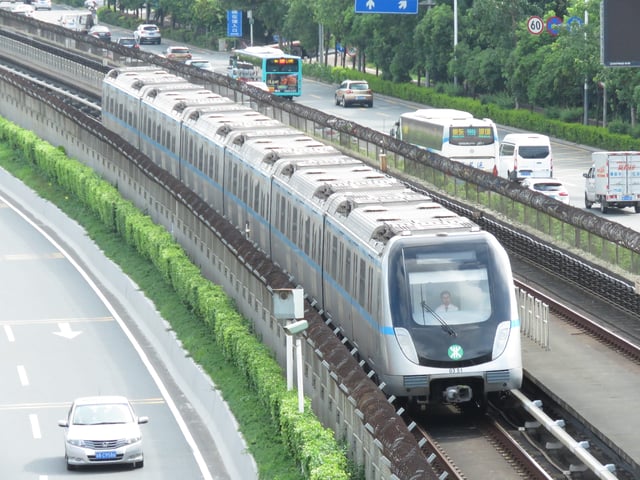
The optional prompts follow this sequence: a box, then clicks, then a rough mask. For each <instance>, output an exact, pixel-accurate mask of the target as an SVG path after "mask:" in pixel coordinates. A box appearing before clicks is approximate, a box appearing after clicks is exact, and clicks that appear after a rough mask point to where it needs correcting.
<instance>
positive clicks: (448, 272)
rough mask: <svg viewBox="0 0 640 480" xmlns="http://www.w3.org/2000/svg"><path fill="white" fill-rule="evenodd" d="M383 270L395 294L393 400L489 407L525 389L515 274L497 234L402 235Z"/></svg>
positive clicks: (387, 342)
mask: <svg viewBox="0 0 640 480" xmlns="http://www.w3.org/2000/svg"><path fill="white" fill-rule="evenodd" d="M457 218H461V217H457ZM452 220H453V219H452ZM454 221H455V220H454ZM463 221H464V220H463ZM383 265H384V268H383V277H385V278H386V279H387V282H386V283H387V286H388V288H387V298H386V301H385V302H384V304H385V305H384V307H383V308H384V309H385V312H386V315H385V316H384V321H385V324H384V325H382V326H381V328H380V331H381V335H380V338H381V341H382V345H381V349H380V351H381V352H384V354H383V358H382V359H381V360H382V363H381V364H379V365H378V366H377V371H378V373H379V376H380V377H381V380H382V381H384V382H385V384H386V387H385V391H386V392H387V393H389V394H393V395H396V396H398V397H408V398H409V399H410V400H411V401H412V402H414V403H417V404H421V405H426V404H427V403H456V404H466V405H477V406H480V407H484V405H485V404H486V397H487V395H488V394H491V393H493V392H501V391H506V390H511V389H516V388H520V386H521V383H522V358H521V346H520V321H519V317H518V309H517V304H516V298H515V290H514V284H513V278H512V274H511V267H510V262H509V258H508V256H507V254H506V252H505V250H504V249H503V248H502V246H501V245H500V244H499V243H498V241H497V240H496V239H495V238H494V237H493V236H492V235H490V234H489V233H487V232H483V231H479V230H476V231H474V229H472V230H471V231H467V232H456V231H453V232H451V233H443V232H440V233H437V234H435V235H423V234H405V235H398V236H395V237H393V238H392V239H391V240H390V241H389V243H388V244H387V248H386V253H385V260H384V261H383Z"/></svg>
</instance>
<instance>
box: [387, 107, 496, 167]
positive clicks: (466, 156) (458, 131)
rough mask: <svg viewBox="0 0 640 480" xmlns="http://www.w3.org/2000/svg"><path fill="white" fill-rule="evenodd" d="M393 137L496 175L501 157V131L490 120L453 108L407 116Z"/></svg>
mask: <svg viewBox="0 0 640 480" xmlns="http://www.w3.org/2000/svg"><path fill="white" fill-rule="evenodd" d="M391 135H392V136H394V137H396V138H398V139H400V140H404V141H405V142H408V143H411V144H413V145H416V146H418V147H421V148H425V149H427V150H429V151H430V152H433V153H437V154H438V155H442V156H443V157H447V158H449V159H450V160H454V161H456V162H461V163H464V164H465V165H470V166H472V167H475V168H478V169H480V170H485V171H487V172H493V173H494V169H495V167H496V157H497V155H498V146H499V142H498V129H497V128H496V125H495V123H494V122H493V121H492V120H490V119H488V118H484V119H479V118H474V117H473V115H471V114H470V113H468V112H463V111H461V110H453V109H449V108H428V109H421V110H416V111H415V112H408V113H403V114H402V115H400V119H399V120H398V121H397V122H396V124H395V126H394V128H393V129H392V131H391Z"/></svg>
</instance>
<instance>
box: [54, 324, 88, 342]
mask: <svg viewBox="0 0 640 480" xmlns="http://www.w3.org/2000/svg"><path fill="white" fill-rule="evenodd" d="M58 328H59V329H60V331H59V332H53V333H54V335H59V336H61V337H64V338H68V339H69V340H71V339H73V338H75V337H77V336H78V335H80V334H81V333H82V332H81V331H79V330H76V331H75V332H74V331H73V330H71V325H69V322H59V323H58Z"/></svg>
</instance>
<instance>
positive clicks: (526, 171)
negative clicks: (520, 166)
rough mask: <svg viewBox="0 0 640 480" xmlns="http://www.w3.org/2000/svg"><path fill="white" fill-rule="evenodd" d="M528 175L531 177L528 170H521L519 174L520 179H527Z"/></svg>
mask: <svg viewBox="0 0 640 480" xmlns="http://www.w3.org/2000/svg"><path fill="white" fill-rule="evenodd" d="M530 175H531V172H530V171H529V170H523V171H521V172H520V176H521V177H528V176H530Z"/></svg>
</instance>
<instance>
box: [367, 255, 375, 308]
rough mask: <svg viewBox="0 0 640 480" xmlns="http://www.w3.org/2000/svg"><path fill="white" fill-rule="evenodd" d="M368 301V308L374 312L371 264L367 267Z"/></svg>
mask: <svg viewBox="0 0 640 480" xmlns="http://www.w3.org/2000/svg"><path fill="white" fill-rule="evenodd" d="M366 296H367V303H366V310H367V311H368V312H369V313H371V312H373V304H372V302H373V298H374V297H373V267H371V266H369V267H368V268H367V293H366Z"/></svg>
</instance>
